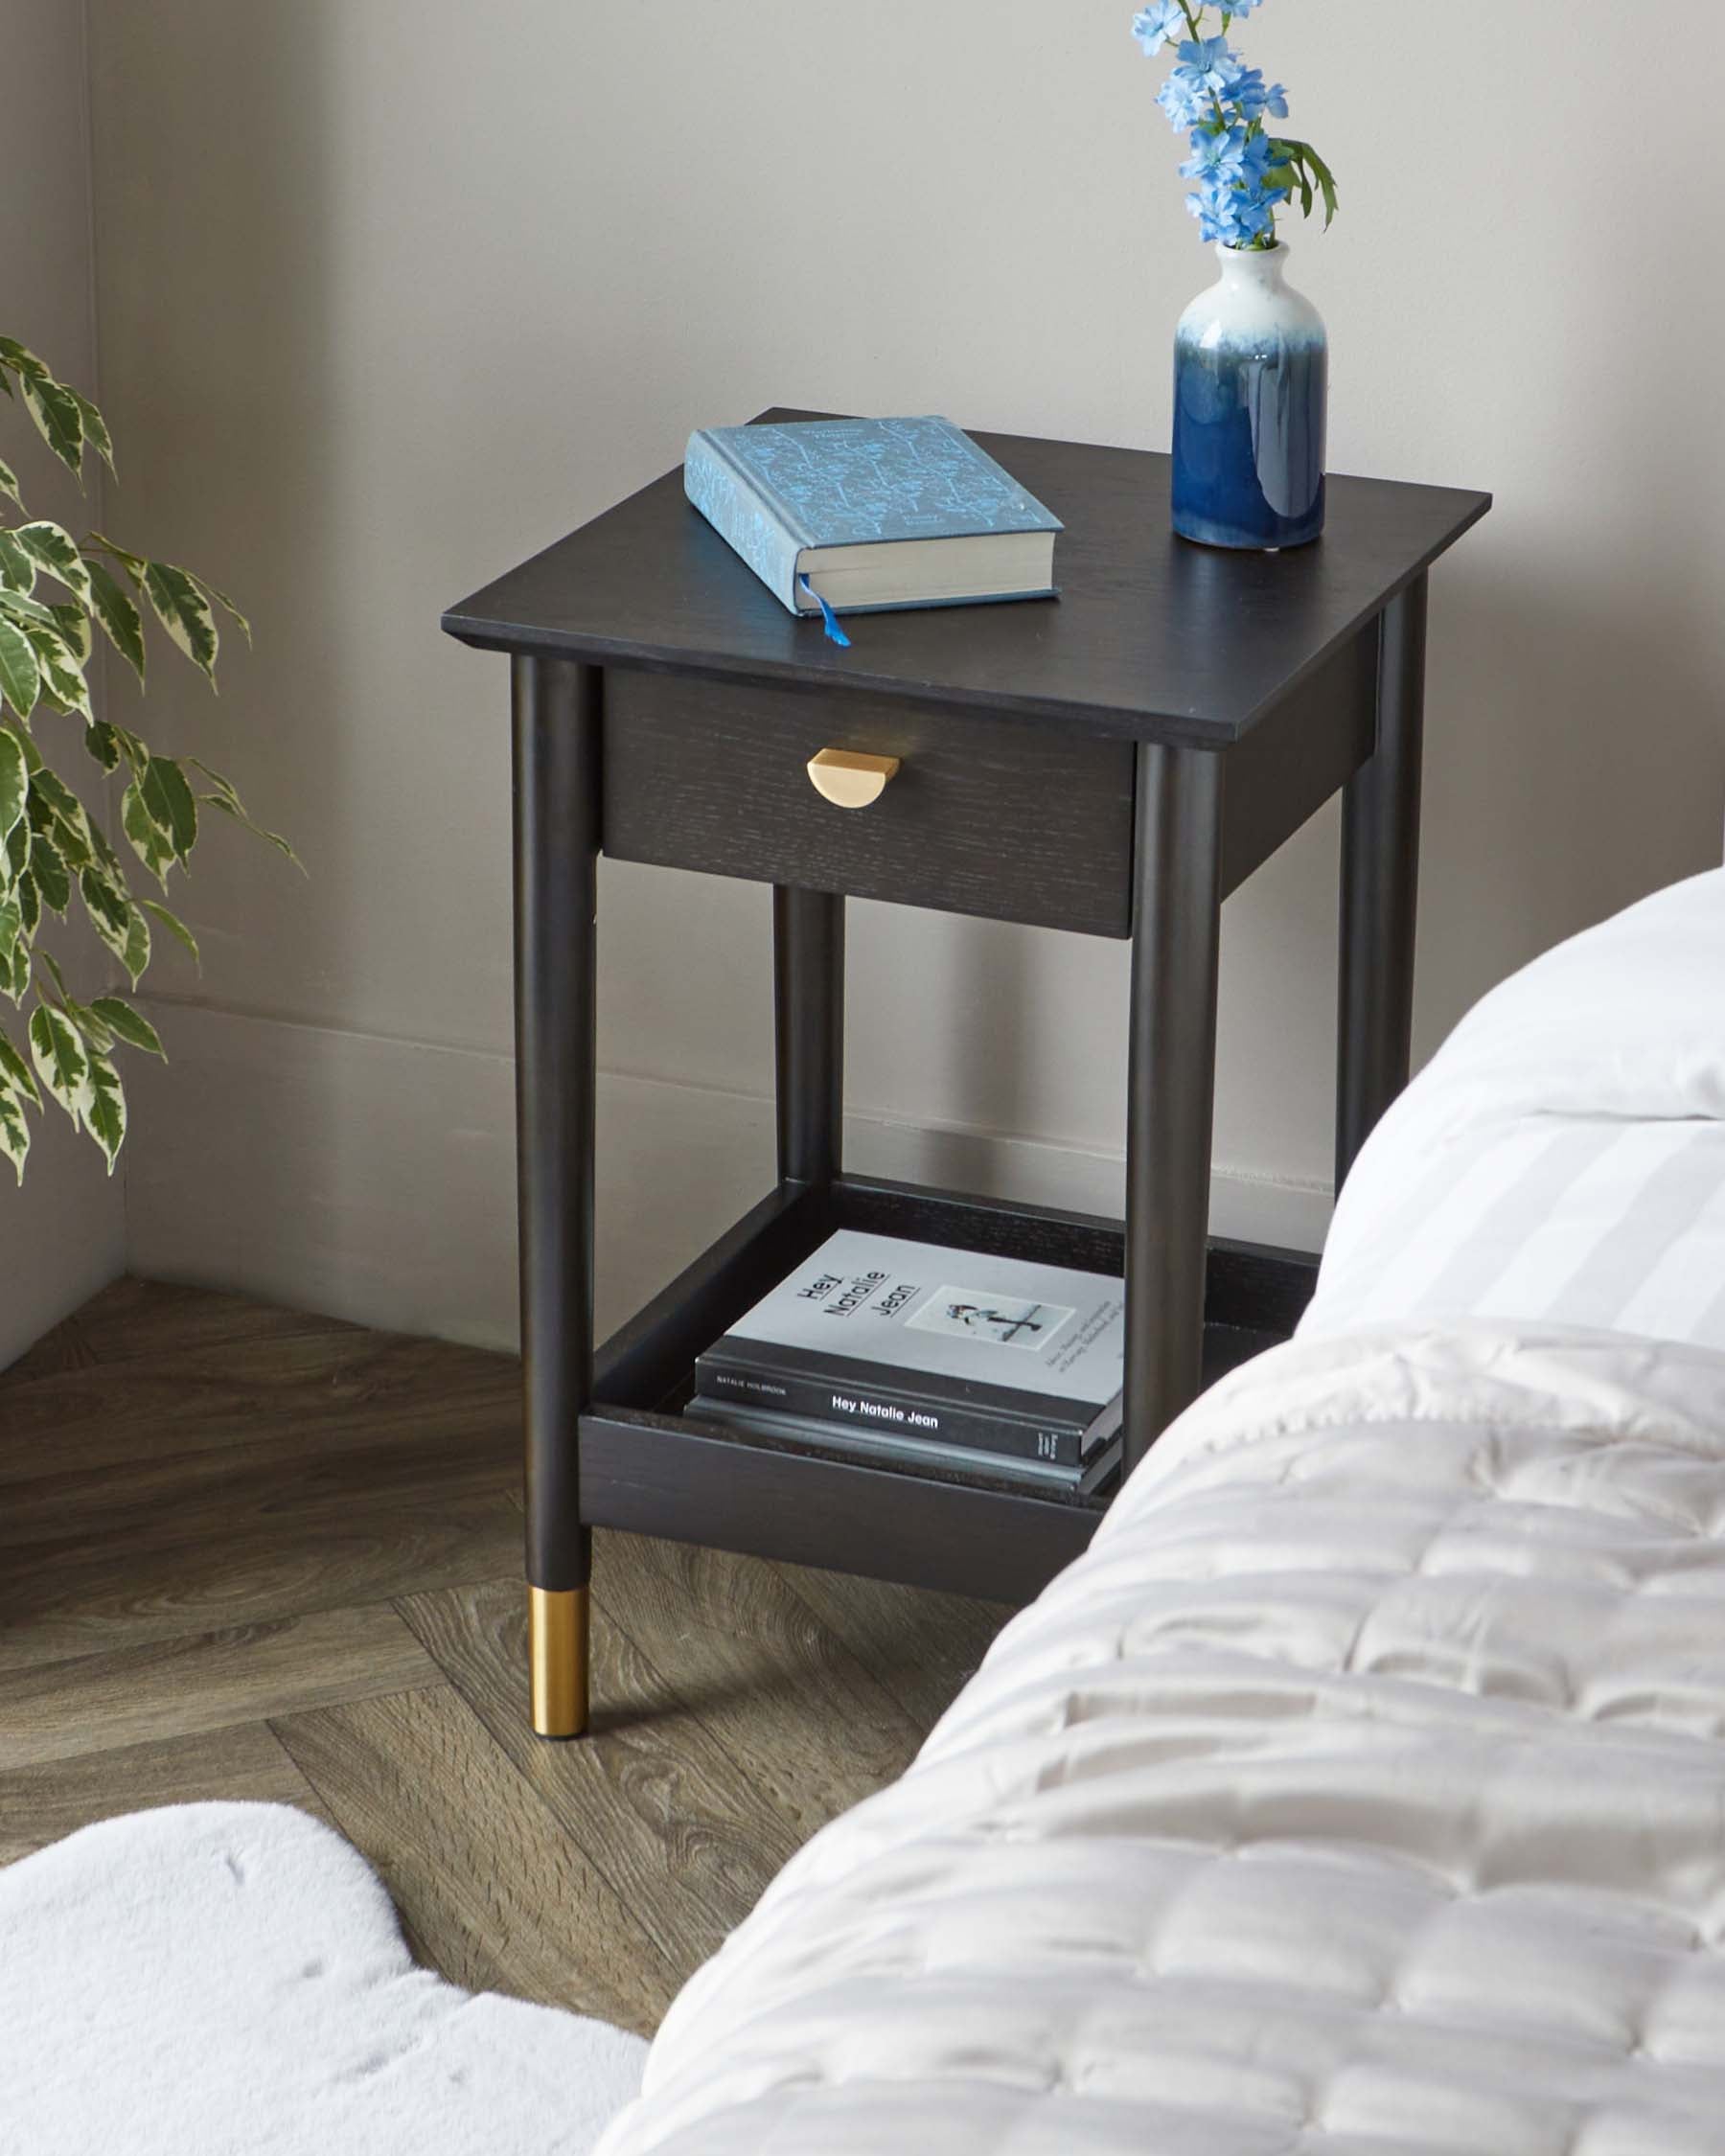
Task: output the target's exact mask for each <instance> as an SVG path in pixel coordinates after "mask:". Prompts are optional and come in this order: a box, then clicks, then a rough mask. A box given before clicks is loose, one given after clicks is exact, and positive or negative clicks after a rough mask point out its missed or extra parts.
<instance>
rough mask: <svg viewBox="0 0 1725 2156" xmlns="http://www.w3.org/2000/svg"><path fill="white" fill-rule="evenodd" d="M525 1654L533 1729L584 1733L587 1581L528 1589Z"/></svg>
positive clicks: (560, 1733)
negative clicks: (531, 1693) (585, 1584)
mask: <svg viewBox="0 0 1725 2156" xmlns="http://www.w3.org/2000/svg"><path fill="white" fill-rule="evenodd" d="M527 1654H528V1665H529V1673H530V1679H531V1684H532V1692H533V1727H534V1731H535V1733H536V1734H537V1735H539V1736H542V1737H577V1736H580V1735H581V1734H582V1732H584V1731H585V1730H586V1723H587V1591H586V1588H585V1587H570V1588H563V1589H552V1588H548V1587H530V1588H529V1589H528V1590H527Z"/></svg>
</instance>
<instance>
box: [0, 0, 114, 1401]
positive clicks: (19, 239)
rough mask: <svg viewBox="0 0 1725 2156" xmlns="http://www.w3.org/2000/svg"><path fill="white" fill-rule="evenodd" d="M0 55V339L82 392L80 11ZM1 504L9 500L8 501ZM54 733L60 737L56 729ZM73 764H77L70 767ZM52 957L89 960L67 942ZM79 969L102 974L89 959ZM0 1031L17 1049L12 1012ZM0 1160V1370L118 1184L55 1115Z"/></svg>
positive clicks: (84, 226)
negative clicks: (19, 1180) (22, 1148)
mask: <svg viewBox="0 0 1725 2156" xmlns="http://www.w3.org/2000/svg"><path fill="white" fill-rule="evenodd" d="M0 52H4V54H5V56H6V79H7V85H8V88H7V97H6V184H5V186H4V188H0V290H3V291H4V293H5V299H4V303H3V304H0V331H4V332H5V333H6V334H7V335H9V336H15V337H17V338H19V339H20V340H21V341H22V342H23V343H25V344H28V345H30V346H31V347H32V348H33V349H34V351H37V352H39V353H40V354H41V356H42V357H43V358H44V359H45V360H47V362H48V364H49V365H50V366H51V367H53V368H54V369H55V370H56V372H57V373H58V374H59V375H61V376H63V377H64V378H66V379H68V380H70V381H73V382H75V383H76V384H77V385H78V386H79V387H80V388H81V389H83V390H84V391H85V392H86V394H93V393H94V391H95V389H96V386H97V382H96V355H95V338H94V321H93V309H92V295H91V254H90V183H89V132H88V125H87V121H88V114H87V109H86V102H85V83H84V37H83V11H82V9H81V7H78V6H74V5H70V4H68V0H0ZM0 455H4V456H5V458H6V459H7V461H8V463H9V464H11V465H12V467H13V468H14V469H15V470H16V471H17V473H18V477H19V479H20V481H21V482H22V484H23V489H24V498H25V500H26V501H27V502H28V503H29V505H30V507H31V510H32V512H33V513H34V514H36V515H39V516H53V517H55V518H57V519H63V520H64V521H65V522H66V523H67V524H68V525H69V526H71V527H72V528H73V529H74V530H76V529H78V528H79V526H80V522H81V519H87V518H89V517H90V516H91V515H92V509H91V505H90V504H89V503H87V502H85V503H81V502H80V500H79V494H78V489H77V488H76V486H75V485H74V484H73V483H72V480H71V478H70V476H69V475H68V474H67V473H66V472H65V471H63V470H61V468H60V467H59V466H58V465H57V464H56V463H55V461H54V459H53V457H51V456H50V455H49V453H48V451H47V450H46V448H44V447H43V446H42V444H41V443H40V441H39V440H38V439H37V437H36V434H35V431H34V428H33V427H32V425H31V424H30V422H29V420H28V419H27V418H26V417H25V415H24V413H23V410H22V407H21V406H19V405H18V404H16V403H9V404H7V405H6V406H5V407H4V409H0ZM9 506H10V505H9ZM56 727H58V728H59V731H58V733H57V732H55V730H54V729H55V728H56ZM41 741H42V746H43V749H44V750H45V752H46V753H47V754H48V756H49V758H50V759H51V761H53V762H55V763H56V764H58V766H59V768H61V769H62V770H63V771H65V772H66V773H67V774H68V775H69V776H72V777H74V778H75V779H76V780H77V781H78V782H79V784H80V786H81V789H82V790H83V791H85V792H86V793H87V791H88V785H87V782H86V780H85V776H84V774H85V773H86V772H87V773H89V774H91V775H92V776H94V774H95V771H96V767H95V766H94V765H93V764H90V763H89V762H87V760H86V759H85V757H84V756H83V753H82V751H81V748H80V747H79V746H78V745H77V740H76V735H75V733H74V732H73V731H72V729H71V728H70V727H69V726H67V725H65V724H64V723H63V722H53V721H49V722H44V730H43V731H42V735H41ZM80 767H82V768H81V769H80ZM59 948H60V950H61V951H62V952H81V951H90V950H92V947H91V945H90V939H89V938H87V937H82V939H80V935H78V934H74V935H73V936H72V937H71V938H70V939H69V940H68V942H67V943H63V944H61V945H60V946H59ZM85 963H86V964H93V965H95V966H100V964H101V959H100V954H99V953H95V954H94V956H93V957H92V958H90V959H86V960H85ZM0 1025H4V1026H5V1027H6V1028H7V1030H8V1031H9V1032H10V1033H11V1035H12V1040H13V1041H14V1043H16V1044H19V1045H20V1046H22V1044H23V1027H22V1026H21V1025H20V1024H19V1022H18V1021H17V1017H16V1014H15V1013H13V1011H12V1007H11V1005H10V1004H0ZM125 1232H126V1231H125V1221H124V1216H123V1207H122V1183H121V1181H120V1179H119V1178H118V1177H115V1178H114V1179H113V1180H111V1181H110V1179H109V1178H108V1176H107V1174H106V1171H105V1170H104V1166H103V1163H102V1159H101V1157H100V1155H99V1154H98V1153H97V1151H96V1148H95V1147H94V1146H93V1145H92V1144H91V1143H90V1141H89V1140H88V1139H87V1138H82V1137H79V1136H76V1135H74V1133H73V1130H72V1126H71V1125H70V1124H69V1123H68V1122H67V1121H66V1119H65V1117H64V1116H63V1115H61V1113H60V1112H59V1111H58V1109H57V1108H51V1109H50V1110H49V1111H48V1113H47V1114H46V1115H45V1116H43V1117H40V1118H38V1119H36V1121H35V1125H34V1136H33V1139H32V1147H31V1157H30V1166H29V1170H28V1173H27V1175H26V1178H25V1181H24V1185H23V1188H22V1189H21V1190H14V1189H13V1188H12V1172H11V1170H10V1168H8V1167H5V1166H4V1165H3V1164H0V1368H3V1367H4V1366H5V1365H6V1364H8V1363H10V1362H11V1361H12V1358H13V1357H14V1356H16V1355H18V1354H20V1353H22V1351H23V1350H24V1349H25V1348H26V1347H28V1346H29V1345H30V1343H31V1342H32V1341H34V1339H35V1338H36V1337H37V1335H38V1334H40V1333H43V1332H45V1331H46V1330H47V1329H48V1327H49V1326H50V1325H52V1324H54V1323H55V1322H56V1321H57V1319H60V1318H63V1317H64V1316H65V1315H66V1313H67V1312H68V1311H70V1310H74V1309H76V1308H77V1306H78V1305H79V1304H80V1303H81V1302H82V1301H83V1300H84V1299H85V1297H86V1296H91V1295H93V1294H94V1293H95V1291H96V1290H97V1289H98V1288H100V1287H102V1286H103V1285H104V1283H105V1282H106V1281H109V1280H111V1279H112V1278H113V1277H114V1275H115V1274H116V1273H118V1272H119V1271H120V1270H121V1266H122V1263H123V1260H124V1253H125Z"/></svg>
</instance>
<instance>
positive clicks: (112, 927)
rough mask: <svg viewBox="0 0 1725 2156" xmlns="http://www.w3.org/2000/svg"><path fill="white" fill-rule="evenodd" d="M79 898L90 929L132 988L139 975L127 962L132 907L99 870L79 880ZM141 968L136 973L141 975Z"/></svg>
mask: <svg viewBox="0 0 1725 2156" xmlns="http://www.w3.org/2000/svg"><path fill="white" fill-rule="evenodd" d="M78 890H79V896H80V897H81V899H82V900H83V903H84V911H85V912H86V913H87V914H88V915H89V917H90V926H91V928H93V929H95V931H96V933H97V934H98V935H99V936H100V937H101V938H102V940H103V942H104V944H106V945H107V947H108V949H109V950H110V951H111V952H113V954H114V956H115V957H116V958H118V959H119V961H120V963H121V964H122V965H123V966H125V967H126V970H127V973H128V974H131V979H132V985H133V987H134V988H135V987H136V986H137V981H138V974H137V973H132V969H131V965H130V962H129V954H130V945H131V924H132V912H133V907H132V904H131V901H130V900H129V899H128V898H127V895H126V893H125V892H124V891H121V890H118V889H116V888H115V886H114V885H113V884H112V883H109V882H108V880H107V878H106V877H105V876H104V875H103V873H102V871H101V870H100V869H98V868H86V869H85V870H84V871H83V872H82V874H81V876H80V877H79V879H78ZM143 970H144V969H143V968H142V967H141V966H140V967H139V969H138V973H142V972H143Z"/></svg>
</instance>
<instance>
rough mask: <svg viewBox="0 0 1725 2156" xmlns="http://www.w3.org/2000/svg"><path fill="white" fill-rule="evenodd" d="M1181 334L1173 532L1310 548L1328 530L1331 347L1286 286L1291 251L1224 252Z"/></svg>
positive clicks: (1312, 311)
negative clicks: (1326, 485) (1326, 420)
mask: <svg viewBox="0 0 1725 2156" xmlns="http://www.w3.org/2000/svg"><path fill="white" fill-rule="evenodd" d="M1216 258H1217V260H1218V261H1219V262H1220V263H1221V264H1222V275H1221V278H1220V280H1219V281H1218V282H1217V283H1216V284H1214V285H1212V286H1211V287H1210V288H1209V290H1208V291H1207V292H1200V293H1199V295H1198V297H1197V298H1196V299H1195V300H1194V301H1193V302H1192V304H1191V306H1190V307H1188V308H1187V309H1186V310H1185V312H1184V314H1183V315H1182V316H1181V317H1180V327H1179V329H1178V330H1177V331H1176V332H1175V334H1174V495H1173V509H1174V529H1175V530H1176V531H1177V532H1178V533H1179V534H1180V536H1181V538H1182V539H1196V540H1198V541H1200V542H1201V543H1202V544H1203V545H1205V546H1234V547H1255V548H1258V549H1260V550H1265V551H1269V550H1273V549H1275V548H1277V547H1283V546H1303V545H1304V544H1305V543H1306V541H1307V540H1308V539H1316V538H1317V537H1318V535H1319V533H1320V532H1321V531H1322V529H1323V430H1324V418H1325V412H1326V409H1327V405H1328V400H1329V340H1328V338H1327V337H1326V336H1325V335H1324V331H1323V318H1322V315H1321V314H1320V313H1319V312H1318V310H1317V309H1316V308H1315V307H1314V306H1313V305H1312V303H1311V301H1310V300H1308V299H1305V298H1303V297H1302V296H1301V295H1300V294H1299V292H1297V291H1295V290H1293V289H1292V288H1291V287H1289V286H1288V285H1287V284H1285V283H1284V282H1283V275H1284V272H1285V270H1286V268H1287V262H1288V250H1287V248H1286V247H1284V246H1282V245H1280V244H1279V242H1278V243H1277V244H1276V246H1274V247H1265V248H1263V249H1253V248H1239V247H1218V248H1217V249H1216Z"/></svg>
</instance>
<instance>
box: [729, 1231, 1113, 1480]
mask: <svg viewBox="0 0 1725 2156" xmlns="http://www.w3.org/2000/svg"><path fill="white" fill-rule="evenodd" d="M1124 1341H1125V1295H1124V1288H1123V1284H1122V1283H1121V1282H1120V1281H1119V1280H1118V1279H1117V1278H1115V1277H1114V1276H1113V1275H1111V1274H1107V1273H1080V1272H1078V1271H1076V1270H1075V1269H1074V1268H1072V1267H1069V1266H1057V1265H1032V1264H1028V1263H1026V1262H1025V1261H1024V1260H1023V1259H1019V1258H1000V1257H990V1256H987V1255H984V1254H982V1253H979V1252H977V1251H974V1250H954V1249H950V1248H948V1247H947V1246H945V1245H943V1244H937V1243H918V1242H910V1241H908V1240H905V1239H903V1238H900V1237H896V1236H886V1235H867V1234H863V1233H862V1232H860V1231H858V1230H856V1229H851V1228H845V1229H841V1230H840V1231H839V1233H838V1234H836V1235H832V1236H829V1237H828V1239H827V1241H826V1242H824V1243H823V1244H822V1245H821V1246H820V1248H819V1249H818V1250H816V1251H815V1252H814V1254H813V1255H812V1256H811V1257H809V1258H807V1259H806V1260H805V1261H804V1262H803V1264H802V1265H800V1266H799V1267H798V1268H797V1269H796V1270H795V1271H794V1272H793V1273H789V1274H787V1276H786V1277H785V1278H784V1279H783V1280H781V1281H780V1282H779V1284H778V1286H777V1287H775V1288H774V1289H772V1291H771V1292H770V1294H769V1295H767V1296H763V1297H762V1299H761V1300H760V1301H759V1302H758V1303H756V1304H755V1306H754V1308H753V1309H752V1310H750V1311H748V1312H747V1314H746V1315H745V1316H744V1317H743V1318H740V1319H738V1320H737V1322H736V1323H735V1324H734V1325H733V1326H732V1327H731V1328H730V1330H729V1331H728V1332H727V1333H725V1334H724V1338H723V1339H721V1340H718V1341H715V1342H714V1343H713V1345H712V1346H711V1347H709V1348H708V1349H707V1350H706V1351H705V1353H704V1354H702V1355H701V1356H700V1357H699V1359H698V1360H697V1362H696V1365H695V1384H696V1390H697V1392H698V1393H699V1394H700V1395H701V1397H702V1398H703V1399H704V1400H706V1401H709V1402H715V1403H721V1404H724V1405H727V1406H729V1407H731V1408H732V1409H734V1410H735V1411H737V1412H738V1413H739V1414H747V1415H749V1416H758V1415H762V1414H770V1415H781V1416H788V1417H791V1418H793V1419H794V1420H798V1421H802V1422H805V1423H818V1424H821V1425H825V1426H828V1427H834V1428H839V1427H842V1428H849V1429H853V1430H857V1431H868V1432H873V1433H875V1434H878V1435H882V1436H888V1437H900V1438H905V1439H914V1440H916V1441H918V1442H919V1443H922V1444H932V1445H939V1446H946V1447H954V1448H969V1449H971V1450H973V1451H977V1452H983V1453H989V1454H992V1455H995V1456H998V1457H1000V1458H1002V1459H1017V1460H1021V1461H1023V1462H1025V1463H1027V1464H1030V1465H1034V1466H1038V1467H1046V1468H1055V1469H1061V1470H1067V1471H1077V1472H1080V1473H1081V1472H1082V1471H1083V1470H1084V1468H1085V1467H1086V1465H1087V1463H1089V1462H1090V1461H1092V1459H1093V1458H1094V1456H1096V1454H1097V1453H1098V1452H1099V1451H1101V1450H1102V1449H1103V1448H1105V1447H1106V1446H1107V1445H1108V1444H1109V1443H1110V1442H1111V1441H1112V1440H1114V1439H1115V1438H1117V1436H1118V1434H1119V1428H1120V1383H1121V1371H1122V1363H1123V1358H1124Z"/></svg>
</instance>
